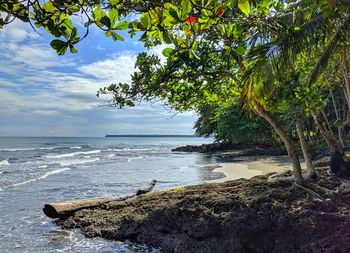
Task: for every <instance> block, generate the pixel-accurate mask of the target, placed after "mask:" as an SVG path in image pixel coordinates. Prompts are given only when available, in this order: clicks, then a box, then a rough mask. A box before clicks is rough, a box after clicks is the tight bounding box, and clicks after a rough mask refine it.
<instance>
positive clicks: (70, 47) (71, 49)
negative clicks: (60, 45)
mask: <svg viewBox="0 0 350 253" xmlns="http://www.w3.org/2000/svg"><path fill="white" fill-rule="evenodd" d="M69 50H70V52H71V53H72V54H76V53H78V49H76V48H75V47H73V46H69Z"/></svg>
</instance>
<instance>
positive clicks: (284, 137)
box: [256, 104, 304, 185]
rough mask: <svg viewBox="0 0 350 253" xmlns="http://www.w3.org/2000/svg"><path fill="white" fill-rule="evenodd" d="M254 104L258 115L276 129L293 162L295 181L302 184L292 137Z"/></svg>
mask: <svg viewBox="0 0 350 253" xmlns="http://www.w3.org/2000/svg"><path fill="white" fill-rule="evenodd" d="M256 106H257V113H258V115H259V116H260V117H262V118H264V119H265V120H266V121H267V122H268V123H269V124H270V125H271V126H272V128H273V129H274V130H275V131H276V133H277V134H278V135H279V137H280V138H281V139H282V141H283V143H284V145H285V146H286V149H287V152H288V155H289V157H290V159H291V160H292V163H293V175H294V179H295V182H296V183H297V184H299V185H301V184H303V183H304V179H303V176H302V174H301V166H300V161H299V157H298V154H297V151H296V148H295V145H294V143H293V141H292V139H291V138H290V137H289V136H288V134H287V133H286V131H284V129H283V128H282V127H281V126H279V124H278V123H277V121H276V120H275V119H274V118H273V117H272V116H271V115H270V114H269V113H268V112H266V111H265V110H264V109H263V108H262V107H261V106H260V105H258V104H257V105H256Z"/></svg>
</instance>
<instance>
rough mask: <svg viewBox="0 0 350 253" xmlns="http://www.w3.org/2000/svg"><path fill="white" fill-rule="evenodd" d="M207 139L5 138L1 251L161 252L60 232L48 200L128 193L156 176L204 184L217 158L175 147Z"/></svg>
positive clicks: (163, 181)
mask: <svg viewBox="0 0 350 253" xmlns="http://www.w3.org/2000/svg"><path fill="white" fill-rule="evenodd" d="M212 141H213V140H212V139H210V138H209V139H203V138H196V137H193V138H164V137H163V138H159V137H158V138H151V137H143V138H136V137H116V138H12V137H11V138H9V137H1V138H0V252H37V253H41V252H45V253H47V252H101V253H102V252H103V253H107V252H161V250H159V249H151V248H148V247H146V246H144V245H137V244H134V243H132V242H116V241H107V240H104V239H101V238H95V239H88V238H85V237H84V236H83V235H81V234H80V233H79V231H77V230H62V229H61V228H60V227H59V226H57V225H56V224H55V223H54V222H53V220H52V219H50V218H48V217H46V216H45V215H44V214H43V212H42V207H43V206H44V204H45V203H49V202H58V201H63V200H70V199H81V198H89V197H97V196H122V195H125V194H130V193H133V192H135V191H136V190H137V189H139V188H143V187H145V186H147V185H148V183H149V182H150V181H151V180H152V179H157V180H158V181H159V182H158V183H157V185H156V187H155V190H162V189H168V188H172V187H177V186H183V185H191V184H198V183H203V182H206V181H207V180H210V179H214V178H218V177H221V176H222V175H220V174H217V173H214V172H212V167H213V164H216V163H217V162H218V161H219V159H220V158H218V157H216V156H215V155H208V154H197V153H181V152H171V149H172V148H174V147H177V146H181V145H187V144H202V143H211V142H212Z"/></svg>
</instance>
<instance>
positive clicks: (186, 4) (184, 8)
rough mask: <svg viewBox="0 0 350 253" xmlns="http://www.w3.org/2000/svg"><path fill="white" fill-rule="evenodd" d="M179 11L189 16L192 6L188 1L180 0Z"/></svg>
mask: <svg viewBox="0 0 350 253" xmlns="http://www.w3.org/2000/svg"><path fill="white" fill-rule="evenodd" d="M181 9H182V12H183V14H190V13H191V10H192V4H191V1H190V0H182V3H181Z"/></svg>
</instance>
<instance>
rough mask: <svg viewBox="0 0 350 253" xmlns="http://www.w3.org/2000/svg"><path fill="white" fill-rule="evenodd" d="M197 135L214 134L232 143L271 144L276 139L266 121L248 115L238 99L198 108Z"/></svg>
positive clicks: (222, 140) (221, 139) (219, 138)
mask: <svg viewBox="0 0 350 253" xmlns="http://www.w3.org/2000/svg"><path fill="white" fill-rule="evenodd" d="M195 129H196V134H197V135H199V136H209V135H211V134H214V135H215V139H216V140H217V141H220V142H226V143H232V144H273V145H276V144H277V143H278V140H277V139H276V135H275V134H274V133H273V131H272V129H271V128H270V127H269V126H268V124H267V122H266V121H264V120H263V119H262V118H260V117H257V116H248V115H246V114H245V112H244V111H243V110H242V108H241V103H240V102H239V101H234V102H232V103H229V104H228V105H225V106H220V107H219V106H215V105H211V106H209V105H206V106H204V107H202V108H200V110H199V118H198V120H197V122H196V124H195Z"/></svg>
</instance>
